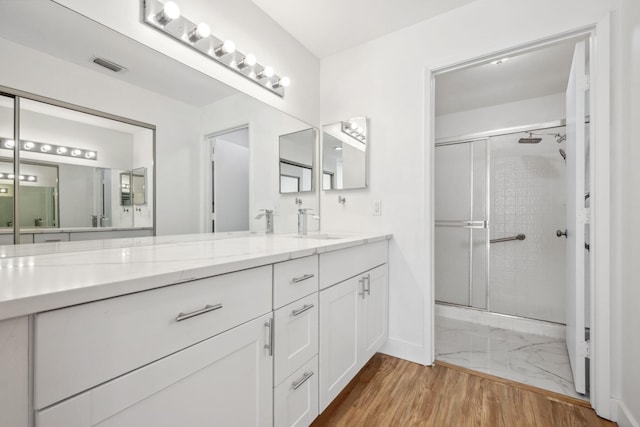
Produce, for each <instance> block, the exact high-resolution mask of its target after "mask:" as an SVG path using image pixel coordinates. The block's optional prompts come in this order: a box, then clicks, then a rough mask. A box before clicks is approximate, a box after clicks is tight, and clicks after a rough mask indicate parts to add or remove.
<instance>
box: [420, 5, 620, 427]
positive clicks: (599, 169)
mask: <svg viewBox="0 0 640 427" xmlns="http://www.w3.org/2000/svg"><path fill="white" fill-rule="evenodd" d="M580 35H587V36H588V37H589V39H588V43H589V51H590V55H591V60H590V64H591V65H592V69H591V70H590V81H591V86H590V93H589V99H590V105H591V111H590V121H591V126H590V128H591V129H590V141H591V145H590V152H591V153H590V163H589V168H590V191H591V201H590V203H591V204H590V210H591V212H590V213H591V221H590V226H591V227H590V239H591V242H590V243H591V245H592V251H591V252H590V256H591V262H590V274H589V276H590V280H589V284H588V286H589V292H590V295H591V297H590V305H591V306H590V308H591V310H590V324H591V345H590V353H591V359H590V372H589V374H590V402H591V405H592V407H593V408H594V409H595V411H596V413H597V414H598V415H600V416H601V417H604V418H608V419H611V418H612V416H613V408H612V406H613V405H612V400H611V354H610V348H611V338H610V331H611V308H610V300H611V286H610V277H611V274H610V272H611V265H610V264H611V261H610V253H611V248H610V229H611V225H610V216H611V215H610V202H611V194H610V179H611V178H610V155H611V154H610V152H611V148H610V124H611V117H610V87H609V82H610V67H609V64H610V57H611V48H610V42H611V14H610V13H608V14H606V15H605V16H604V17H603V18H601V19H600V20H599V21H598V22H596V23H594V24H592V25H590V26H587V27H583V28H579V29H576V30H574V31H570V32H566V33H562V34H557V35H554V36H551V37H548V38H545V39H542V40H537V41H532V42H531V43H527V44H524V45H519V46H514V47H512V48H509V49H505V50H502V51H498V52H492V53H487V54H486V55H484V56H482V57H475V58H471V59H468V60H465V61H461V62H456V63H453V64H449V65H446V66H443V67H438V68H428V67H427V68H426V69H425V79H426V80H425V86H424V90H425V112H426V114H425V116H424V117H425V121H424V126H425V128H424V134H425V145H426V147H425V149H424V156H425V157H424V166H425V169H426V170H428V171H429V172H427V173H425V174H424V180H425V186H424V188H425V194H424V196H423V206H425V209H424V212H425V221H426V227H425V236H424V237H425V240H426V242H428V245H429V246H428V247H427V248H426V249H427V254H428V257H427V259H428V263H427V264H428V265H427V266H426V268H427V272H426V273H427V274H426V277H428V280H429V288H428V290H427V292H425V300H424V307H425V310H424V343H425V345H424V351H425V353H424V360H425V363H426V364H433V363H434V361H435V277H434V276H435V275H434V267H435V263H434V254H435V246H434V238H433V237H434V235H435V226H434V224H435V223H434V221H435V213H434V208H435V207H434V200H435V198H434V196H435V195H434V180H435V176H434V169H435V168H434V157H435V141H436V139H435V76H436V75H437V74H441V73H443V72H446V71H452V70H456V69H460V68H466V67H469V66H472V65H476V64H479V63H483V62H486V61H491V60H496V59H499V58H501V57H505V56H508V55H513V54H515V53H524V52H526V51H528V50H532V49H537V48H540V47H543V46H545V45H549V44H552V43H555V42H558V41H561V40H564V39H569V38H573V37H576V36H580Z"/></svg>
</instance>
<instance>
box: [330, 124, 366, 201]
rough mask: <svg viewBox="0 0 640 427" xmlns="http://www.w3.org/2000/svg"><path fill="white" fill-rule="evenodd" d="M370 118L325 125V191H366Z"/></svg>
mask: <svg viewBox="0 0 640 427" xmlns="http://www.w3.org/2000/svg"><path fill="white" fill-rule="evenodd" d="M368 142H369V141H368V135H367V118H366V117H357V118H352V119H349V120H345V121H341V122H337V123H331V124H328V125H324V126H322V189H323V190H349V189H357V188H367V145H368Z"/></svg>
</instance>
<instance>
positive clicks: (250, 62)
mask: <svg viewBox="0 0 640 427" xmlns="http://www.w3.org/2000/svg"><path fill="white" fill-rule="evenodd" d="M256 62H258V61H257V60H256V56H255V55H254V54H252V53H249V54H247V55H246V56H245V57H244V58H243V59H242V61H240V62H239V63H238V68H244V67H253V66H254V65H256Z"/></svg>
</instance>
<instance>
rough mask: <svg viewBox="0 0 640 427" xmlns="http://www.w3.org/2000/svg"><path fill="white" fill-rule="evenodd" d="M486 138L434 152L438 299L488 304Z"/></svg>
mask: <svg viewBox="0 0 640 427" xmlns="http://www.w3.org/2000/svg"><path fill="white" fill-rule="evenodd" d="M487 164H488V158H487V142H486V140H484V139H483V140H476V141H466V142H456V143H446V144H438V145H436V150H435V218H436V224H435V225H436V227H435V247H436V251H435V279H436V290H435V292H436V301H438V302H445V303H449V304H456V305H463V306H471V307H477V308H486V307H487V276H488V264H487V263H488V257H487V251H488V240H487V238H488V230H487V225H488V215H487V200H486V199H487V179H488V177H487Z"/></svg>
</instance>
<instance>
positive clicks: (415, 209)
mask: <svg viewBox="0 0 640 427" xmlns="http://www.w3.org/2000/svg"><path fill="white" fill-rule="evenodd" d="M616 3H617V2H616V1H613V0H612V1H602V0H589V1H579V0H568V1H564V2H555V1H552V0H543V1H537V2H533V1H530V2H512V1H508V0H478V1H475V2H473V3H471V4H469V5H466V6H463V7H461V8H458V9H455V10H453V11H451V12H449V13H447V14H444V15H441V16H438V17H435V18H433V19H430V20H427V21H423V22H421V23H419V24H416V25H414V26H411V27H408V28H405V29H403V30H400V31H397V32H395V33H392V34H389V35H387V36H384V37H381V38H379V39H376V40H373V41H371V42H368V43H365V44H362V45H360V46H358V47H356V48H353V49H349V50H346V51H344V52H341V53H338V54H335V55H333V56H331V57H328V58H326V59H323V60H322V63H321V91H320V93H321V123H331V122H335V121H338V120H340V119H343V118H345V117H353V116H355V115H367V116H369V117H370V132H371V138H370V144H369V148H370V150H371V151H370V165H371V168H370V171H371V172H370V186H369V189H368V190H364V191H353V192H350V194H348V195H347V203H346V204H345V205H344V206H341V205H339V204H338V202H337V200H335V193H323V194H322V196H321V205H322V211H323V218H324V221H323V227H326V228H327V229H329V230H330V229H340V230H354V231H358V230H363V231H364V230H388V231H391V232H393V235H394V239H393V240H392V241H391V244H390V255H389V256H390V273H389V274H390V328H389V331H390V340H389V343H388V345H387V347H386V351H387V352H389V353H391V354H394V355H398V356H402V357H406V358H409V359H411V360H414V361H418V362H424V363H429V362H431V358H432V349H431V339H432V337H431V325H429V324H425V318H430V317H431V305H430V301H431V300H432V294H433V290H432V289H431V286H430V281H431V277H432V274H433V272H432V271H431V270H430V269H429V259H430V258H431V257H432V250H431V242H432V231H431V226H430V224H427V223H425V218H429V216H430V215H429V213H430V212H431V209H432V205H431V200H432V194H431V179H430V176H431V173H432V169H431V161H432V159H431V150H430V147H429V146H428V143H429V141H430V135H431V134H432V132H433V130H434V129H433V127H434V126H433V124H432V123H431V122H430V115H431V105H430V104H429V101H428V100H429V97H430V95H429V91H430V82H428V81H427V79H426V74H427V71H428V70H429V69H437V68H441V67H444V66H448V65H452V64H455V63H458V62H461V61H466V60H469V59H472V58H477V57H479V56H483V55H486V54H490V53H493V52H497V51H500V50H504V49H508V48H512V47H516V46H518V45H521V44H525V43H530V42H532V41H535V40H539V39H542V38H545V37H549V36H552V35H555V34H559V33H563V32H566V31H569V30H572V29H576V28H581V27H584V26H586V25H590V24H594V23H595V22H597V21H598V20H599V19H601V18H603V16H605V15H606V13H607V12H608V11H609V9H610V8H612V7H613V6H612V5H615V4H616ZM550 11H553V13H550ZM478 35H482V36H481V37H480V36H478ZM389 52H393V54H392V55H389ZM345 94H348V96H347V95H345ZM425 94H426V95H425ZM345 193H347V192H345ZM375 199H380V200H382V204H383V209H382V216H372V214H371V210H372V201H373V200H375Z"/></svg>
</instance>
